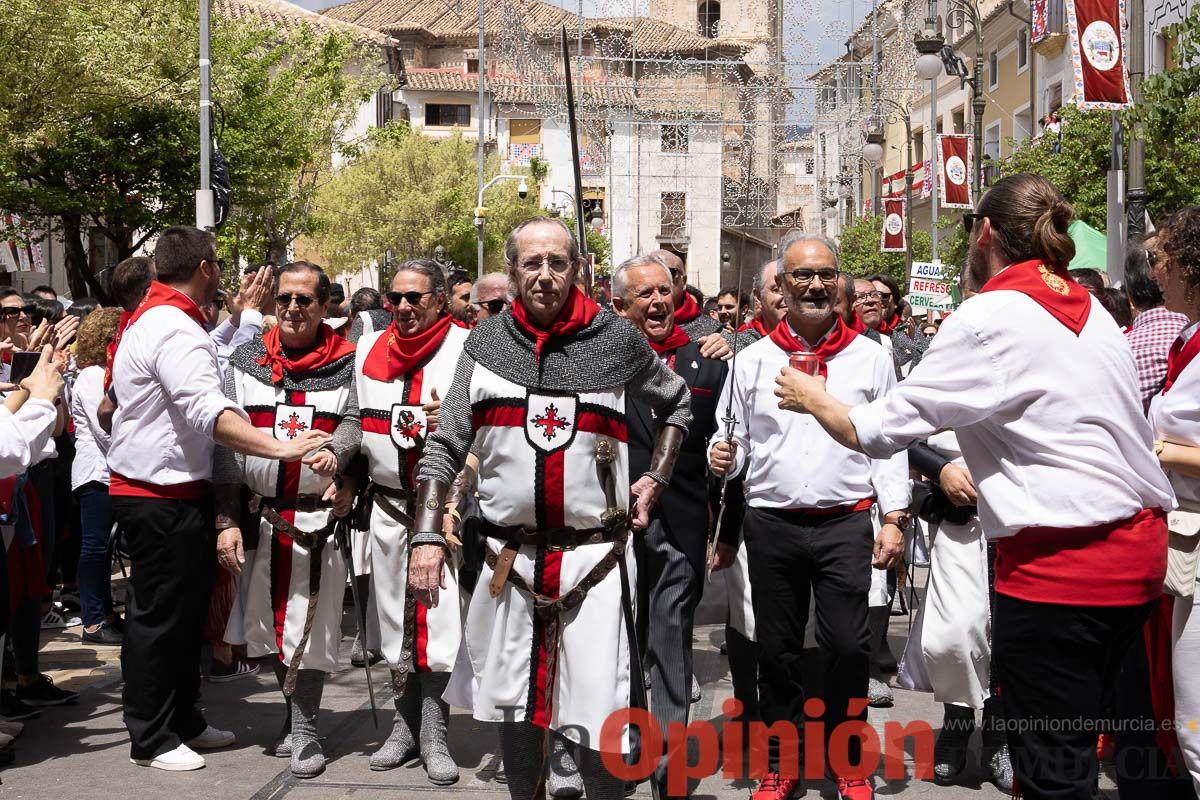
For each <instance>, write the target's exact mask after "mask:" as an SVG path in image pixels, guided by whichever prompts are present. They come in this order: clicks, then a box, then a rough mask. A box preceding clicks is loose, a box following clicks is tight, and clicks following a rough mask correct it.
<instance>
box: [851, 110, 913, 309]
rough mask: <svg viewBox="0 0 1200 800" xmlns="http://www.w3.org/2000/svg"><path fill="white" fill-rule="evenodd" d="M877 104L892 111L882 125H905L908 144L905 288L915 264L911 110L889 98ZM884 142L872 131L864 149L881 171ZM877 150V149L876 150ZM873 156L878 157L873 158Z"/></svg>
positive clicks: (878, 134) (883, 118) (881, 119)
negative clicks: (885, 123)
mask: <svg viewBox="0 0 1200 800" xmlns="http://www.w3.org/2000/svg"><path fill="white" fill-rule="evenodd" d="M876 102H877V103H880V104H881V105H884V106H887V107H888V108H889V109H891V112H890V113H889V114H887V115H886V116H881V117H880V122H881V123H882V122H887V123H889V124H897V123H901V122H903V123H904V138H905V141H906V142H907V147H906V148H905V151H906V155H907V158H906V160H907V162H908V168H907V169H906V170H905V172H904V205H905V213H904V221H905V226H906V234H905V237H904V238H905V247H904V285H905V286H907V285H908V281H909V279H910V278H911V277H912V263H913V241H912V234H913V211H912V201H913V200H912V187H913V150H912V147H913V142H912V115H911V114H910V113H909V109H908V106H907V105H904V104H902V103H898V102H896V101H895V100H892V99H891V98H889V97H877V98H876ZM882 141H883V132H882V131H881V130H878V129H877V130H873V131H871V133H869V134H867V142H868V144H867V145H866V146H864V147H863V157H864V158H867V159H868V160H870V161H875V162H876V166H877V167H879V168H880V169H882V167H883V147H882ZM869 147H870V148H871V149H870V151H868V148H869ZM876 148H877V149H876ZM872 156H876V157H874V158H872ZM882 180H883V178H882V175H881V176H880V183H882ZM882 210H883V209H882V207H881V208H880V212H882Z"/></svg>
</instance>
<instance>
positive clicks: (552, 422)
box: [533, 403, 571, 442]
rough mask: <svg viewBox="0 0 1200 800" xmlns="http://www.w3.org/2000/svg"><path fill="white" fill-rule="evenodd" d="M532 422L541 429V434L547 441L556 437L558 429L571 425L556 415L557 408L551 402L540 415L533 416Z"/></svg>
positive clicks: (564, 428)
mask: <svg viewBox="0 0 1200 800" xmlns="http://www.w3.org/2000/svg"><path fill="white" fill-rule="evenodd" d="M533 424H534V425H535V426H537V427H539V428H541V429H542V436H545V437H546V441H547V442H552V441H554V440H555V439H557V438H558V432H559V431H560V430H566V429H567V428H569V427H571V423H569V422H567V421H566V420H565V419H563V418H562V417H560V416H558V408H557V407H556V406H555V405H554V404H553V403H551V404H550V405H548V406H546V410H545V411H544V412H543V413H542V416H540V417H534V418H533Z"/></svg>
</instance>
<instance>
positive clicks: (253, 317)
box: [209, 308, 263, 375]
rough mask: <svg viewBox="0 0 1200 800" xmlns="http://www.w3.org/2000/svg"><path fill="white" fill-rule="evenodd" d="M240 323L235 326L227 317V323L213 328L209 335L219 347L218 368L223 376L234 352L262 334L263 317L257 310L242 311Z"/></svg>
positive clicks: (231, 319) (231, 318)
mask: <svg viewBox="0 0 1200 800" xmlns="http://www.w3.org/2000/svg"><path fill="white" fill-rule="evenodd" d="M240 322H241V324H240V325H234V324H233V317H226V318H225V321H224V322H222V323H221V324H220V325H218V326H217V327H215V328H213V329H212V333H210V334H209V336H211V337H212V340H213V342H214V343H215V344H216V345H217V366H218V368H219V369H220V370H221V374H222V375H224V374H225V370H226V368H227V367H228V366H229V357H230V356H231V355H233V351H234V350H236V349H238V347H240V346H242V345H243V344H245V343H246V342H248V341H250V340H251V339H253V338H254V337H255V336H258V335H260V334H261V333H262V329H263V315H262V314H261V313H260V312H259V311H257V310H256V309H253V308H247V309H245V310H244V311H242V317H241V320H240Z"/></svg>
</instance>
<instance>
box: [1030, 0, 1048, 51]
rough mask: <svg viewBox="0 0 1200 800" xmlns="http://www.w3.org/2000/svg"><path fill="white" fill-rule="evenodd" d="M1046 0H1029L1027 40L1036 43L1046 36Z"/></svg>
mask: <svg viewBox="0 0 1200 800" xmlns="http://www.w3.org/2000/svg"><path fill="white" fill-rule="evenodd" d="M1047 2H1048V0H1029V16H1030V19H1031V20H1032V21H1031V22H1030V25H1029V41H1030V43H1031V44H1037V43H1038V42H1040V41H1042V39H1045V38H1046V33H1047V31H1046V4H1047Z"/></svg>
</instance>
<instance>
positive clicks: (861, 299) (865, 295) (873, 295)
mask: <svg viewBox="0 0 1200 800" xmlns="http://www.w3.org/2000/svg"><path fill="white" fill-rule="evenodd" d="M888 297H891V295H888ZM868 300H883V295H882V294H880V293H879V292H858V293H856V294H855V295H854V302H856V303H865V302H866V301H868Z"/></svg>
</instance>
